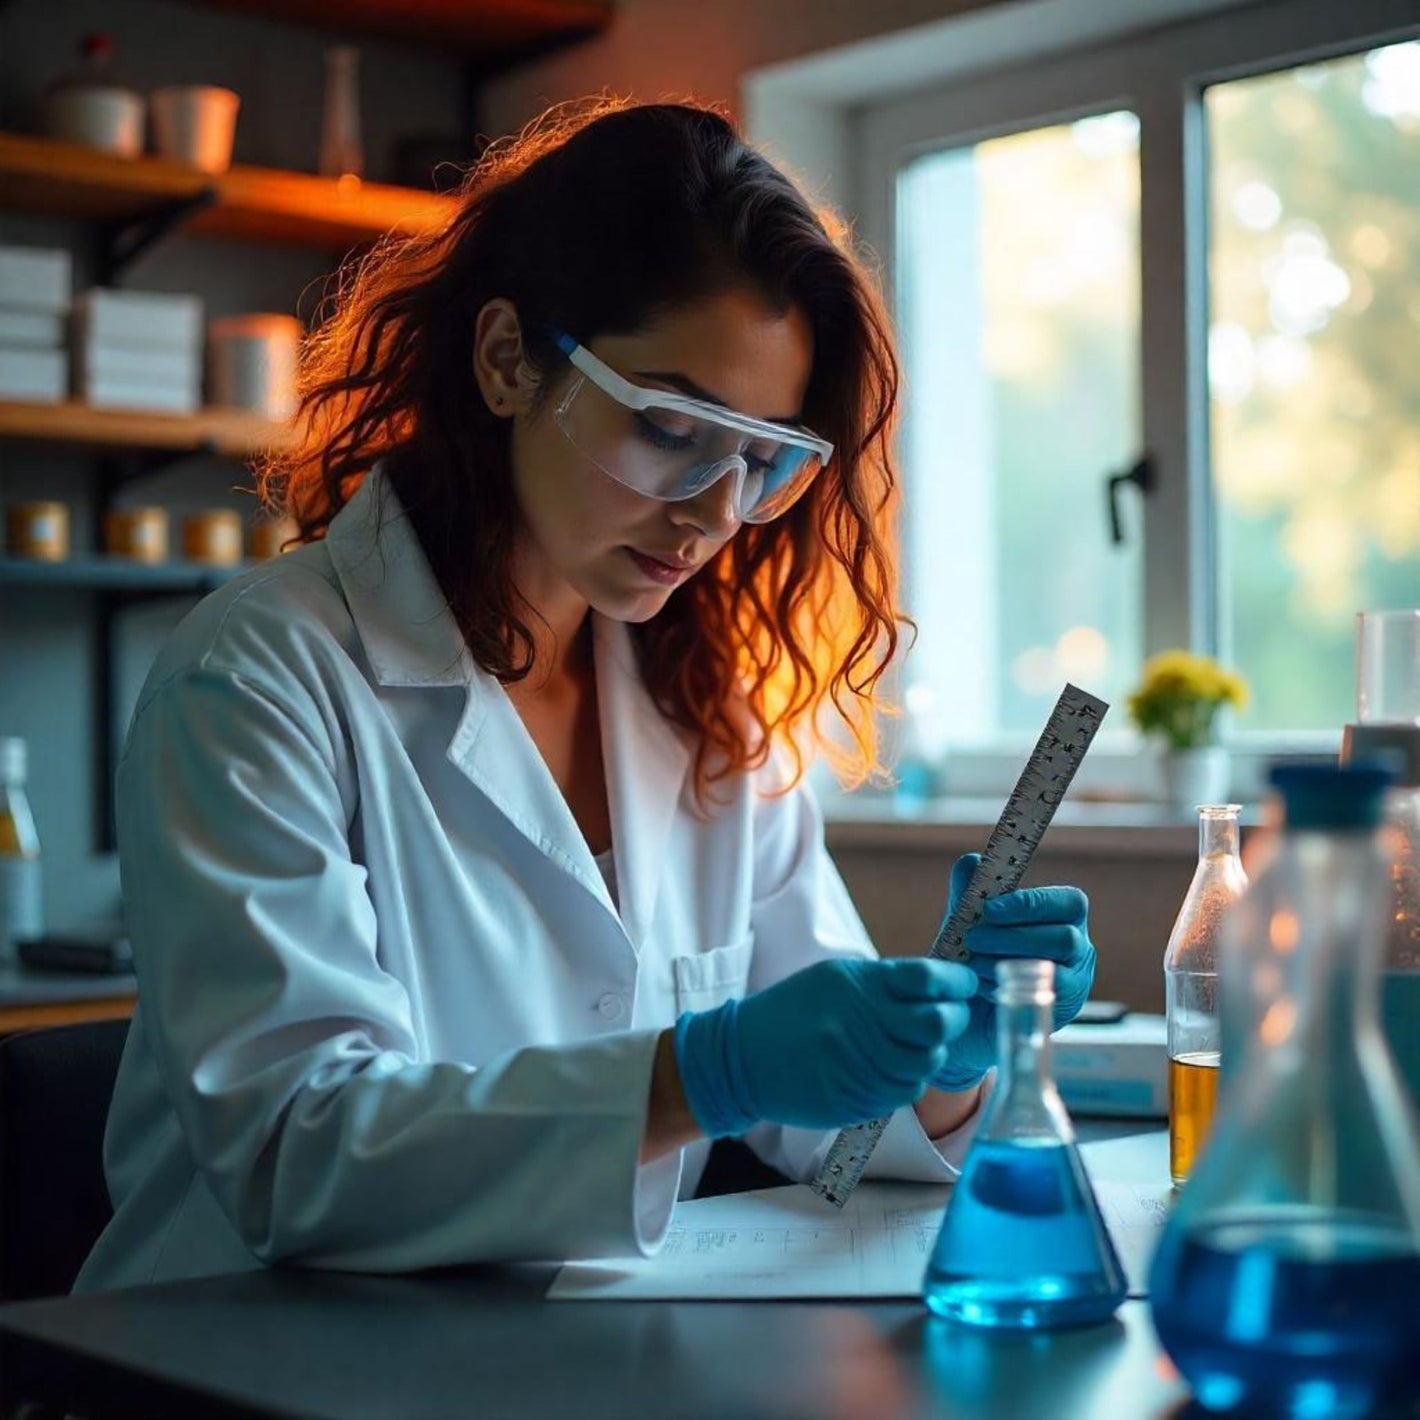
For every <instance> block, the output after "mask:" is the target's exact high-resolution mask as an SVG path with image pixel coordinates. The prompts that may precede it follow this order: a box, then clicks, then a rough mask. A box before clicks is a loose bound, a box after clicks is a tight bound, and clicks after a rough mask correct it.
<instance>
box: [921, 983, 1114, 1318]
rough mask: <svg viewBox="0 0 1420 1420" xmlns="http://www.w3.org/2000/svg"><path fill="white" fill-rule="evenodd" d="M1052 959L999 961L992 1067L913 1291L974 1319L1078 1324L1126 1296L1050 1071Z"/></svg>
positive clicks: (949, 1313) (935, 1306)
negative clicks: (919, 1287)
mask: <svg viewBox="0 0 1420 1420" xmlns="http://www.w3.org/2000/svg"><path fill="white" fill-rule="evenodd" d="M1054 1001H1055V964H1054V962H1049V961H1003V962H1002V963H1001V964H1000V966H999V967H998V968H997V988H996V1021H997V1059H998V1062H999V1066H998V1068H999V1074H998V1077H997V1081H996V1089H995V1091H994V1093H993V1094H992V1096H991V1098H990V1099H989V1100H988V1101H987V1103H986V1105H985V1108H984V1110H983V1112H982V1116H981V1122H980V1124H979V1126H978V1128H977V1131H976V1138H975V1140H974V1142H973V1143H972V1146H971V1151H970V1153H969V1154H968V1155H967V1159H966V1164H965V1166H964V1168H963V1169H962V1176H961V1179H960V1180H959V1181H958V1183H957V1185H956V1187H955V1188H954V1189H953V1190H952V1196H951V1200H950V1201H949V1202H948V1204H947V1210H946V1213H945V1215H944V1216H943V1218H942V1226H941V1230H940V1232H939V1233H938V1235H937V1242H936V1246H935V1247H934V1248H933V1250H932V1257H931V1260H930V1261H929V1263H928V1264H927V1273H926V1277H925V1278H924V1280H923V1295H924V1297H925V1299H926V1302H927V1305H928V1306H929V1307H930V1308H931V1309H932V1311H934V1312H936V1313H937V1315H938V1316H944V1317H949V1318H951V1319H953V1320H955V1321H961V1322H966V1323H969V1324H971V1325H975V1326H983V1327H1021V1328H1035V1327H1055V1326H1079V1325H1083V1324H1086V1323H1089V1322H1097V1321H1104V1320H1106V1319H1107V1318H1108V1317H1110V1316H1113V1314H1114V1312H1115V1310H1116V1309H1117V1308H1118V1306H1119V1304H1120V1303H1121V1302H1122V1301H1123V1300H1124V1296H1125V1291H1126V1285H1127V1284H1126V1282H1125V1277H1124V1269H1123V1268H1122V1267H1121V1266H1120V1262H1119V1257H1118V1255H1117V1254H1116V1252H1115V1250H1114V1243H1113V1242H1112V1241H1111V1239H1110V1236H1109V1233H1108V1231H1107V1230H1106V1229H1105V1225H1104V1220H1103V1218H1102V1217H1101V1216H1100V1211H1099V1204H1098V1203H1097V1202H1096V1201H1095V1195H1094V1190H1093V1189H1092V1188H1091V1187H1090V1181H1089V1176H1088V1175H1087V1174H1086V1172H1085V1164H1084V1160H1083V1159H1082V1158H1081V1157H1080V1153H1079V1150H1078V1149H1077V1148H1076V1146H1075V1133H1074V1130H1073V1129H1072V1128H1071V1126H1070V1116H1069V1115H1068V1114H1067V1113H1066V1112H1065V1106H1064V1104H1062V1103H1061V1100H1060V1095H1059V1093H1058V1092H1057V1090H1056V1088H1055V1082H1054V1080H1053V1079H1052V1078H1051V1074H1050V1044H1049V1042H1050V1027H1051V1008H1052V1006H1053V1004H1054Z"/></svg>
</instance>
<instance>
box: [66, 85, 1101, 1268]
mask: <svg viewBox="0 0 1420 1420" xmlns="http://www.w3.org/2000/svg"><path fill="white" fill-rule="evenodd" d="M895 398H896V366H895V363H894V359H893V355H892V351H891V346H890V340H889V337H888V335H887V333H886V330H885V325H884V322H883V319H882V317H881V315H880V313H879V309H878V306H877V304H876V303H875V300H874V297H873V295H872V293H871V289H870V287H869V285H868V283H867V282H866V280H865V278H864V277H863V275H862V274H861V272H860V270H859V269H858V267H857V266H856V265H855V264H854V262H853V261H852V259H851V258H850V257H849V256H848V255H847V254H846V253H845V250H844V248H843V245H842V243H841V241H840V240H839V239H838V238H837V237H836V236H835V235H834V234H832V233H830V232H829V231H828V230H826V229H825V227H824V225H823V224H822V223H821V221H820V219H819V218H818V217H816V216H815V214H814V212H813V211H812V209H811V208H810V207H809V206H808V205H807V204H806V202H805V201H804V199H803V198H802V197H801V195H800V194H799V193H798V192H797V191H796V190H795V188H794V187H793V186H792V185H791V184H790V183H789V182H788V181H787V180H786V179H785V178H784V177H782V176H781V175H780V174H779V173H778V172H776V171H775V169H774V168H772V167H771V166H770V165H769V164H768V163H766V162H765V161H764V159H763V158H761V157H760V156H758V155H757V154H755V153H754V152H753V151H751V150H750V149H748V148H746V147H745V146H744V145H743V144H742V143H741V142H740V141H739V139H738V138H737V137H736V135H735V133H734V131H733V130H732V128H731V127H730V126H729V125H728V124H727V123H726V122H725V121H724V120H723V119H721V118H720V117H718V116H716V115H714V114H712V113H709V112H704V111H701V110H698V109H695V108H690V107H682V106H669V105H660V106H647V107H627V106H623V105H616V104H604V105H601V106H599V107H597V108H595V109H593V110H590V111H587V112H584V113H582V114H580V115H574V116H568V115H565V114H563V115H550V116H548V117H547V118H546V119H545V120H544V121H542V122H541V123H540V124H538V125H536V126H534V127H533V128H532V129H530V130H529V131H528V132H527V133H525V134H523V135H521V136H520V137H519V138H517V139H516V140H513V141H510V142H508V143H506V144H503V145H500V146H499V147H497V148H495V149H494V150H493V151H491V152H490V154H489V155H488V156H487V157H486V158H485V159H484V160H483V162H482V163H481V164H480V165H479V166H478V167H477V168H476V169H475V170H474V171H473V172H472V173H471V174H470V176H469V178H468V179H467V182H466V186H465V192H464V198H463V202H462V206H461V210H460V213H459V215H458V217H457V218H456V219H455V220H454V222H453V223H452V225H451V227H450V228H449V230H448V231H447V232H445V233H442V234H440V235H439V236H437V237H434V238H429V239H417V240H409V241H404V242H402V243H392V244H390V245H387V246H386V247H385V248H384V249H383V250H382V251H380V252H379V253H377V254H376V255H375V256H374V257H373V258H372V259H370V260H369V261H367V262H366V263H365V264H364V265H362V266H361V267H360V268H359V269H358V271H357V272H356V274H355V276H354V278H353V282H352V284H350V285H349V287H348V289H347V290H346V291H345V293H344V295H343V299H342V300H341V301H340V303H339V304H338V307H337V309H336V311H335V313H334V315H333V317H332V318H331V319H330V320H329V321H327V322H326V324H325V325H324V327H323V328H322V330H321V331H320V333H319V334H318V335H317V336H316V337H315V338H314V339H313V341H312V342H311V345H310V348H309V350H308V352H307V362H306V372H305V396H304V413H305V416H306V422H305V425H304V427H305V429H306V431H307V432H306V435H305V442H304V443H303V444H302V445H301V446H300V447H299V448H298V449H297V450H296V451H295V452H294V453H293V454H291V455H289V456H288V457H285V458H282V459H278V460H277V461H276V463H275V464H274V465H273V466H272V467H271V468H269V469H268V470H267V473H266V477H267V491H268V493H270V494H272V495H273V496H279V497H280V499H281V500H282V501H283V502H284V504H285V505H286V506H287V507H289V508H290V509H291V510H292V511H293V512H294V513H295V515H296V516H297V517H298V519H299V521H300V525H301V530H302V535H303V545H302V546H301V547H299V548H298V549H297V550H295V551H294V552H292V553H290V554H289V555H287V556H285V557H282V558H281V559H279V560H278V561H277V562H276V563H275V564H272V565H269V566H266V567H263V568H260V569H257V570H255V571H253V572H251V573H248V574H247V575H245V576H242V577H239V578H237V579H236V580H235V581H233V582H232V583H231V584H230V585H228V586H227V587H226V588H225V589H224V590H223V591H221V592H219V593H218V594H217V595H215V596H213V597H210V598H208V599H207V600H206V601H205V602H204V603H203V604H202V605H201V606H200V607H198V609H197V610H196V611H195V612H194V613H193V614H192V615H191V616H190V617H189V618H188V619H187V620H186V621H185V622H184V623H183V624H182V626H181V627H179V629H178V630H177V632H176V633H175V635H174V636H173V638H172V640H171V642H170V643H169V644H168V646H167V647H166V648H165V649H164V651H163V653H162V655H161V656H160V658H159V660H158V662H157V664H156V665H155V667H154V669H153V671H152V673H151V675H150V676H149V679H148V682H147V684H146V686H145V688H144V690H143V692H142V695H141V696H140V699H139V704H138V707H137V710H136V713H135V717H134V721H133V725H132V729H131V731H130V735H129V740H128V745H127V748H126V750H125V754H124V757H123V761H122V763H121V766H120V770H119V785H118V805H119V808H118V814H119V842H120V853H121V863H122V872H123V884H124V894H125V903H126V910H127V915H128V922H129V928H130V934H131V936H132V938H133V941H134V946H135V955H136V958H137V969H138V977H139V1006H138V1010H137V1013H136V1015H135V1017H134V1022H133V1028H132V1031H131V1033H130V1036H129V1040H128V1045H127V1049H126V1052H125V1055H124V1059H123V1064H122V1068H121V1070H120V1074H119V1079H118V1085H117V1089H116V1093H115V1097H114V1103H113V1108H112V1114H111V1118H110V1123H109V1131H108V1137H107V1143H106V1167H107V1171H108V1178H109V1184H110V1191H111V1193H112V1196H113V1199H114V1203H115V1210H116V1211H115V1217H114V1219H113V1221H112V1223H111V1224H110V1226H109V1228H108V1229H107V1231H106V1232H105V1234H104V1235H103V1237H102V1238H101V1239H100V1241H99V1243H98V1244H97V1246H96V1248H95V1250H94V1252H93V1254H92V1255H91V1257H90V1259H89V1261H88V1263H87V1264H86V1267H85V1270H84V1272H83V1274H82V1276H81V1279H80V1284H79V1285H80V1286H81V1287H82V1288H98V1287H109V1286H121V1285H127V1284H132V1283H138V1282H144V1281H150V1280H156V1279H166V1278H174V1277H180V1276H190V1275H195V1274H204V1273H215V1272H222V1271H232V1270H237V1269H241V1268H250V1267H255V1266H258V1265H261V1264H262V1263H270V1262H275V1261H277V1260H286V1261H292V1262H298V1263H303V1264H306V1265H310V1266H319V1267H330V1268H352V1269H369V1270H381V1271H384V1270H395V1269H407V1268H417V1267H423V1266H429V1265H434V1264H442V1263H458V1262H468V1261H473V1260H477V1259H489V1258H565V1257H588V1256H596V1255H626V1254H632V1253H635V1252H637V1251H638V1250H645V1251H649V1250H652V1249H654V1248H655V1247H656V1246H657V1244H658V1242H659V1239H660V1238H661V1236H662V1234H663V1232H664V1230H665V1228H666V1225H667V1222H668V1220H669V1218H670V1215H671V1210H672V1206H673V1204H674V1201H675V1199H676V1198H677V1197H683V1196H687V1195H688V1194H689V1193H691V1192H693V1190H694V1187H695V1184H696V1181H697V1178H698V1176H699V1173H700V1170H701V1168H702V1166H703V1162H704V1156H705V1153H706V1150H707V1148H708V1144H707V1142H706V1141H707V1140H708V1139H709V1138H715V1137H724V1136H728V1135H746V1136H747V1138H748V1140H749V1142H750V1143H751V1145H752V1146H753V1147H754V1148H755V1149H756V1150H757V1151H758V1152H759V1153H760V1155H761V1156H762V1157H764V1158H765V1159H766V1160H768V1161H770V1162H772V1163H773V1164H775V1165H777V1166H778V1167H780V1168H782V1169H784V1170H785V1171H786V1172H788V1173H790V1174H792V1175H794V1176H796V1177H800V1178H804V1177H807V1176H809V1175H810V1174H811V1173H812V1171H813V1168H814V1165H815V1163H816V1161H817V1159H818V1158H819V1157H821V1155H822V1152H823V1150H824V1149H825V1148H826V1146H827V1144H828V1142H829V1140H830V1139H831V1137H832V1131H833V1130H834V1129H835V1128H836V1127H837V1126H839V1125H842V1124H846V1123H849V1122H853V1121H857V1120H862V1119H866V1118H870V1117H874V1116H878V1115H882V1114H892V1115H893V1119H892V1122H891V1124H890V1126H889V1128H888V1131H887V1133H886V1135H885V1136H884V1139H883V1141H882V1144H881V1145H880V1147H879V1149H878V1151H877V1153H876V1155H875V1156H874V1159H873V1171H874V1172H877V1173H880V1174H888V1175H892V1176H896V1177H904V1178H918V1179H933V1180H942V1179H948V1178H950V1177H952V1176H953V1174H954V1169H953V1166H952V1160H954V1159H956V1158H957V1157H959V1154H960V1151H961V1149H962V1148H963V1147H964V1145H965V1141H966V1137H967V1135H968V1134H969V1131H970V1120H971V1118H972V1116H973V1114H974V1111H975V1110H976V1108H977V1106H978V1104H979V1101H980V1098H981V1093H982V1089H983V1088H984V1085H983V1080H984V1078H985V1076H986V1074H987V1071H988V1070H989V1067H990V1064H991V1029H992V1023H991V1012H992V1007H991V1004H990V995H991V992H990V981H991V972H992V962H993V960H994V957H995V956H996V955H999V954H1006V953H1011V954H1026V955H1032V956H1040V955H1049V956H1053V957H1054V958H1056V959H1057V960H1058V961H1059V962H1060V963H1061V973H1062V981H1061V990H1060V999H1061V1006H1060V1015H1061V1018H1062V1019H1065V1018H1068V1016H1069V1015H1071V1014H1073V1012H1074V1010H1075V1009H1076V1008H1077V1007H1078V1004H1079V1002H1080V1001H1082V1000H1083V999H1084V997H1085V995H1086V994H1087V993H1088V990H1089V984H1090V979H1091V976H1092V972H1093V949H1092V948H1091V947H1090V944H1089V939H1088V934H1087V931H1086V927H1085V904H1084V899H1083V897H1082V895H1081V894H1079V893H1078V892H1076V891H1075V890H1074V889H1068V888H1064V889H1045V890H1040V891H1037V892H1035V893H1019V894H1013V895H1011V896H1010V897H1008V898H1004V899H1001V900H1000V903H999V905H998V906H997V907H996V908H995V909H993V910H994V911H996V912H998V913H999V914H1000V921H999V923H998V924H997V925H994V926H990V925H983V926H982V927H981V928H979V929H978V931H977V932H976V933H975V934H973V938H972V945H973V947H974V948H975V956H974V958H973V963H972V965H973V967H974V968H975V970H972V969H970V968H968V967H967V966H965V965H961V964H957V963H947V962H939V961H929V960H924V959H915V960H901V961H878V960H876V959H875V955H874V952H873V948H872V946H871V944H870V943H869V941H868V939H867V936H866V934H865V932H864V930H863V928H862V925H861V924H860V922H859V921H858V918H857V916H856V915H855V913H854V911H853V908H852V906H851V904H850V902H849V900H848V897H847V894H846V892H845V890H844V887H843V885H842V883H841V881H840V879H839V877H838V875H837V873H836V872H835V871H834V869H833V867H832V865H831V863H830V861H829V859H828V857H827V854H826V852H825V850H824V846H823V841H822V829H821V824H820V820H819V817H818V813H817V810H816V809H815V806H814V803H813V800H812V798H811V797H810V795H809V792H808V790H807V788H806V787H805V786H804V785H803V784H802V783H800V782H798V780H799V775H800V771H801V769H802V763H803V760H802V755H801V749H802V748H803V747H804V746H805V745H806V744H807V743H808V739H809V737H810V734H811V732H812V731H814V730H815V729H816V728H817V727H818V724H819V719H820V712H821V711H823V710H825V709H826V708H827V707H828V705H829V704H830V703H831V704H832V706H833V707H834V708H836V709H837V710H839V711H840V712H841V713H842V716H843V718H845V719H846V720H847V722H848V724H849V726H850V728H851V729H852V731H853V735H854V742H855V744H856V748H857V751H858V753H859V755H860V757H861V759H862V760H863V761H864V762H866V763H867V764H869V765H870V764H871V762H872V760H873V740H872V732H871V724H872V722H871V712H872V708H873V707H872V697H873V692H874V687H875V685H876V683H877V680H878V677H879V676H880V674H881V672H882V669H883V666H884V664H885V663H886V660H887V658H888V657H889V656H890V655H891V654H892V652H893V650H894V648H895V646H896V642H897V635H896V623H897V612H896V609H895V607H894V603H893V586H894V567H893V563H892V558H891V555H890V548H889V544H888V542H887V541H886V537H885V531H884V529H885V527H886V525H887V519H888V516H889V513H890V501H891V499H890V495H891V494H892V490H893V480H892V476H891V470H890V465H889V459H888V438H889V433H890V429H891V423H892V415H893V410H894V403H895ZM971 867H972V860H970V859H967V860H963V861H962V862H960V863H958V865H957V867H956V869H955V870H954V883H955V885H956V889H957V890H959V889H960V887H961V886H962V885H963V884H964V881H965V879H966V878H967V877H968V876H969V874H970V871H971ZM978 985H980V987H981V989H980V990H978ZM934 1141H935V1142H934Z"/></svg>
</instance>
